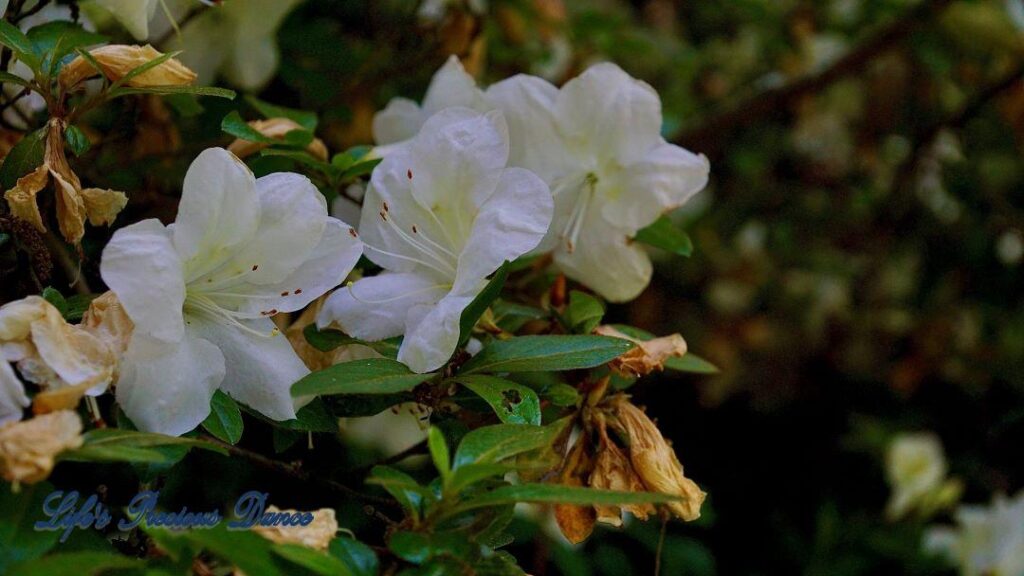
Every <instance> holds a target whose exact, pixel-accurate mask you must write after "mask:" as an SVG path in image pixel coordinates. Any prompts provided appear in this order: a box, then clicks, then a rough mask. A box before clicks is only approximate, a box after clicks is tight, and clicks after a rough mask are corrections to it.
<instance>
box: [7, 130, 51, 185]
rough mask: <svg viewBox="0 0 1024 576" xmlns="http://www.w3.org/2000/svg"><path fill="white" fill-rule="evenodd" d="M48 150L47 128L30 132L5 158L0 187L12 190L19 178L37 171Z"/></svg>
mask: <svg viewBox="0 0 1024 576" xmlns="http://www.w3.org/2000/svg"><path fill="white" fill-rule="evenodd" d="M45 150H46V128H45V127H43V128H40V129H38V130H36V131H34V132H29V133H28V134H26V135H25V136H24V137H22V139H21V140H18V143H17V144H15V145H14V147H13V148H11V151H10V152H8V153H7V156H5V157H4V163H3V165H2V166H0V186H3V189H4V190H10V189H11V188H14V185H15V184H17V182H18V178H21V177H22V176H24V175H26V174H28V173H29V172H31V171H33V170H35V169H36V168H38V167H39V165H40V164H42V163H43V152H45Z"/></svg>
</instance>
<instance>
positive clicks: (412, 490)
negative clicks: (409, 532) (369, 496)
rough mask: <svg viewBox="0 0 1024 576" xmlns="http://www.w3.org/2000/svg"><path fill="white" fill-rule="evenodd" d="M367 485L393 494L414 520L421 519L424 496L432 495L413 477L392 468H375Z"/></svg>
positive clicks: (371, 471)
mask: <svg viewBox="0 0 1024 576" xmlns="http://www.w3.org/2000/svg"><path fill="white" fill-rule="evenodd" d="M366 483H367V484H374V485H376V486H380V487H381V488H383V489H384V490H387V492H388V494H391V496H392V497H393V498H394V499H395V500H397V501H398V503H399V504H401V505H402V507H403V508H405V509H406V510H407V511H408V512H409V514H411V515H412V516H413V518H419V516H420V508H421V507H422V505H423V499H424V496H428V495H429V494H430V493H429V491H428V490H427V489H426V488H424V487H423V486H420V485H419V483H418V482H416V480H414V479H413V477H412V476H409V475H408V474H406V473H405V472H402V471H401V470H396V469H394V468H391V467H390V466H374V467H373V469H372V470H370V477H369V478H367V479H366Z"/></svg>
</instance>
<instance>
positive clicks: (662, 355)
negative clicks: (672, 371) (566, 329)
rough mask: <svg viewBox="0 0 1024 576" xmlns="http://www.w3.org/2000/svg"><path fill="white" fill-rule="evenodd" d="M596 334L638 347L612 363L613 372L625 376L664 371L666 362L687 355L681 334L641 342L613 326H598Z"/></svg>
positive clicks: (595, 330)
mask: <svg viewBox="0 0 1024 576" xmlns="http://www.w3.org/2000/svg"><path fill="white" fill-rule="evenodd" d="M594 333H595V334H600V335H602V336H612V337H614V338H622V339H623V340H629V341H630V342H632V343H634V344H636V347H634V348H633V349H631V350H630V351H628V352H626V353H625V354H623V355H622V356H619V357H618V358H616V359H615V360H612V362H611V363H610V365H611V368H612V370H615V371H616V372H618V373H620V374H622V375H623V376H646V375H647V374H650V373H651V372H654V371H655V370H663V369H664V368H665V361H666V360H668V359H669V358H673V357H675V358H678V357H680V356H683V355H684V354H686V341H685V340H683V337H682V336H680V335H679V334H670V335H668V336H662V337H660V338H653V339H651V340H639V339H637V338H632V337H630V336H627V335H626V334H623V333H622V332H619V331H618V330H616V329H615V328H613V327H612V326H598V327H597V328H595V329H594Z"/></svg>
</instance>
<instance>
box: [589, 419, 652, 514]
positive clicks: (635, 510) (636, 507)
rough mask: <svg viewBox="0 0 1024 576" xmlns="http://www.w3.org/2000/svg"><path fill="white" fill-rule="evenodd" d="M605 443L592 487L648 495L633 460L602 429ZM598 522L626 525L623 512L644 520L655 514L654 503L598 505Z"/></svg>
mask: <svg viewBox="0 0 1024 576" xmlns="http://www.w3.org/2000/svg"><path fill="white" fill-rule="evenodd" d="M601 433H602V437H601V443H600V445H599V446H598V449H597V457H596V458H595V459H594V471H593V472H592V473H591V474H590V487H591V488H596V489H599V490H616V491H620V492H647V487H646V486H644V483H643V481H642V480H641V479H640V476H638V475H637V473H636V471H635V470H633V464H632V463H631V462H630V460H629V457H628V456H626V454H625V452H623V451H622V449H621V448H619V447H618V446H617V445H616V444H615V443H614V442H612V441H611V440H610V439H609V438H608V435H607V433H606V432H605V431H604V430H601ZM595 508H596V509H597V521H598V522H603V523H605V524H611V525H612V526H621V525H622V510H626V511H627V512H630V513H632V514H633V515H634V516H636V517H637V518H640V519H641V520H646V519H647V516H648V515H650V514H653V513H654V506H653V505H651V504H630V505H626V506H622V507H619V506H595Z"/></svg>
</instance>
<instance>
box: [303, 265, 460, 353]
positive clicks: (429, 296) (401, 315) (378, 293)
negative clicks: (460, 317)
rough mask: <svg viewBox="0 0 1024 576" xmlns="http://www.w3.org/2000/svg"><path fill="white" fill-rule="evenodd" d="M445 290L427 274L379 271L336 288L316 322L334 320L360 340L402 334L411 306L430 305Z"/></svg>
mask: <svg viewBox="0 0 1024 576" xmlns="http://www.w3.org/2000/svg"><path fill="white" fill-rule="evenodd" d="M447 292H448V287H447V286H443V285H438V283H437V281H436V280H435V279H433V278H431V277H430V276H426V275H421V274H412V273H405V272H382V273H380V274H378V275H376V276H371V277H368V278H363V279H361V280H359V281H357V282H355V283H354V284H353V285H352V286H351V287H344V288H339V289H338V290H335V291H334V293H333V294H331V295H330V297H329V298H328V299H327V302H325V303H324V307H323V309H322V310H321V311H320V315H319V316H318V317H317V319H316V322H317V326H319V327H321V328H324V327H326V326H328V325H330V324H331V323H337V324H338V326H339V327H340V328H341V329H342V330H343V331H344V332H345V333H346V334H349V335H351V336H355V337H356V338H361V339H363V340H369V341H375V340H383V339H384V338H391V337H392V336H398V335H399V334H402V332H403V331H404V330H405V327H406V318H407V316H408V311H409V309H410V308H412V307H413V306H415V305H419V304H433V303H435V302H437V301H438V300H440V299H441V298H443V297H444V295H445V294H446V293H447Z"/></svg>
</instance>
